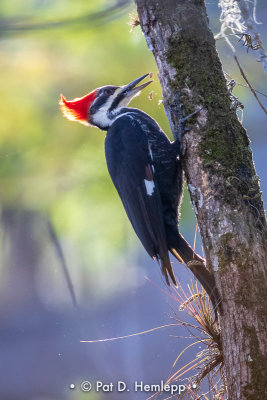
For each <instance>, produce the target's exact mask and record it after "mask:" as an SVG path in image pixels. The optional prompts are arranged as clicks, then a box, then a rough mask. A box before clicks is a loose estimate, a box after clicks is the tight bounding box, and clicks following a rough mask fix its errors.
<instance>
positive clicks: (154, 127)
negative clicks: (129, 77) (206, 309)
mask: <svg viewBox="0 0 267 400" xmlns="http://www.w3.org/2000/svg"><path fill="white" fill-rule="evenodd" d="M146 76H147V75H144V76H143V77H141V78H138V79H136V80H135V81H133V82H131V83H130V84H128V85H126V86H123V87H118V86H104V87H102V88H99V89H96V90H95V91H94V92H91V93H90V94H89V95H87V96H85V97H83V98H80V99H76V100H74V101H71V102H67V101H66V100H65V99H64V98H63V103H61V104H63V105H62V107H63V109H62V111H63V113H64V115H66V116H67V117H68V118H69V119H72V120H73V119H75V120H78V121H79V122H82V123H85V122H86V123H89V124H91V125H93V126H97V127H99V128H100V129H102V130H106V131H107V135H106V139H105V154H106V160H107V166H108V170H109V173H110V176H111V178H112V181H113V183H114V185H115V187H116V189H117V191H118V194H119V196H120V198H121V201H122V203H123V206H124V208H125V211H126V213H127V215H128V218H129V220H130V222H131V224H132V226H133V228H134V230H135V232H136V234H137V236H138V238H139V239H140V241H141V242H142V244H143V246H144V248H145V249H146V251H147V253H148V254H149V255H150V256H151V257H152V258H154V259H157V260H158V261H159V262H160V264H161V270H162V273H163V275H164V277H165V279H166V282H167V284H168V285H170V278H171V280H172V282H173V283H174V284H175V285H176V279H175V275H174V273H173V269H172V265H171V262H170V258H169V252H171V253H172V254H173V255H174V256H175V257H176V258H177V259H178V260H179V261H180V262H184V263H186V264H187V265H188V267H189V268H190V270H191V271H192V272H193V274H194V275H195V277H196V278H197V279H198V280H199V282H200V283H201V284H202V286H203V287H204V288H205V290H206V292H207V293H208V295H209V296H210V298H211V301H212V303H213V305H214V307H215V309H216V307H218V306H219V303H220V297H219V293H218V291H217V288H216V285H215V280H214V277H213V275H212V274H211V273H210V272H209V271H208V269H207V268H206V267H205V263H204V260H203V259H202V258H201V257H200V256H199V255H197V254H196V253H195V252H194V251H193V249H192V248H191V246H190V245H189V244H188V243H187V241H186V240H185V239H184V238H183V236H182V235H181V234H180V232H179V229H178V223H179V204H180V200H181V195H182V186H183V172H182V165H181V159H180V157H181V143H180V142H179V141H175V142H171V141H170V140H169V139H168V137H167V136H166V135H165V133H164V132H163V131H162V130H161V128H160V127H159V125H158V124H157V123H156V121H155V120H154V119H152V118H151V117H150V116H149V115H147V114H146V113H145V112H143V111H141V110H138V109H135V108H129V107H125V105H127V103H128V102H129V101H130V100H131V98H132V97H133V96H134V95H136V93H138V92H139V91H140V90H141V89H143V88H144V87H146V86H147V85H148V84H149V83H150V82H146V83H144V84H142V85H140V86H137V87H136V85H137V84H138V83H139V82H140V81H141V80H143V79H144V78H145V77H146ZM85 101H88V102H89V103H90V104H88V112H87V111H86V109H85V108H84V104H85ZM86 112H87V114H86Z"/></svg>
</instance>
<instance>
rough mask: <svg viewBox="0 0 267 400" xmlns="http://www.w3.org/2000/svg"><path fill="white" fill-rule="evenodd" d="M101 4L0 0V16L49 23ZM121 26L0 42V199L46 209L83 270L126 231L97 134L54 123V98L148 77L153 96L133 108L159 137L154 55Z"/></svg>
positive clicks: (58, 119) (117, 245) (121, 242)
mask: <svg viewBox="0 0 267 400" xmlns="http://www.w3.org/2000/svg"><path fill="white" fill-rule="evenodd" d="M105 4H106V2H104V1H101V2H99V1H90V2H89V3H88V2H86V3H85V2H83V1H77V2H72V1H67V0H60V1H57V2H52V1H48V2H41V1H33V0H32V1H26V2H21V1H18V0H17V1H12V2H9V1H4V2H2V7H1V9H2V13H1V18H7V17H8V18H11V17H15V16H18V15H19V16H20V17H21V16H29V15H30V16H31V18H30V21H29V20H28V19H27V18H26V19H25V20H23V21H24V22H27V23H30V22H32V21H34V22H36V23H40V22H44V21H51V20H53V21H55V18H58V20H62V19H64V18H70V17H71V18H73V17H76V16H77V17H79V16H81V15H86V14H89V13H90V12H96V11H98V10H100V9H101V7H102V8H103V6H104V5H105ZM106 6H107V4H106ZM55 16H56V17H55ZM128 21H129V16H128V15H125V16H124V17H122V18H120V19H117V20H114V21H112V22H109V23H107V24H99V25H98V26H96V24H94V25H93V27H91V26H90V24H89V26H87V27H86V26H85V25H84V24H83V25H82V26H81V27H80V26H79V25H75V26H70V27H61V28H56V29H52V30H51V29H45V30H29V31H26V32H15V35H13V34H12V35H10V36H5V37H2V39H1V42H0V53H1V64H0V74H1V94H2V101H1V102H0V115H1V126H0V156H1V165H0V182H1V184H0V198H1V203H2V205H11V204H12V206H14V207H18V208H19V207H24V208H26V209H34V210H37V211H40V212H42V213H49V214H50V215H52V217H53V221H54V223H55V225H56V229H57V231H58V233H59V234H60V235H61V236H62V235H67V236H70V237H71V239H72V240H73V241H74V242H76V243H77V244H78V248H79V249H81V252H82V253H83V254H81V259H84V260H87V262H86V265H88V264H89V265H94V266H96V265H97V266H98V267H99V266H100V265H103V261H106V260H107V259H110V257H111V255H112V254H114V253H115V252H117V251H118V250H120V249H121V248H122V247H125V246H127V245H128V242H132V241H133V240H134V238H135V235H134V233H133V231H132V228H131V226H130V224H129V222H128V221H127V218H126V216H125V212H124V210H123V207H122V205H121V203H120V200H119V197H118V195H117V193H116V191H115V189H114V187H113V184H112V182H111V180H110V177H109V175H108V171H107V167H106V162H105V156H104V138H105V133H104V132H102V131H100V130H97V129H95V128H88V127H84V126H82V125H80V124H78V123H71V122H69V121H67V120H66V119H64V118H63V117H62V114H61V112H60V111H59V106H58V101H59V95H60V93H63V94H64V95H65V96H66V98H67V99H72V98H75V97H80V96H83V95H84V94H86V93H88V92H89V91H91V90H93V89H94V88H96V87H98V86H102V85H105V84H115V85H116V84H117V85H121V84H125V83H128V82H129V81H131V80H132V79H134V78H136V77H138V76H140V75H142V74H144V73H146V72H150V71H153V72H154V78H155V82H154V83H153V86H152V88H151V90H153V91H154V92H153V99H152V100H151V101H149V100H148V93H149V91H148V90H147V91H144V92H143V93H142V94H141V96H140V97H138V98H137V99H135V100H134V101H133V106H135V107H139V108H142V109H144V110H145V111H147V112H148V113H149V114H151V115H152V116H153V117H154V118H156V119H157V121H158V122H159V123H160V124H161V126H162V128H163V129H164V130H165V131H167V132H169V128H168V122H167V119H166V116H165V114H164V110H163V105H162V104H161V105H159V104H158V102H159V100H160V99H161V88H160V85H159V82H158V80H157V76H156V71H157V69H156V65H155V63H154V59H153V57H152V55H151V54H149V52H148V51H147V48H146V44H145V41H144V39H143V36H142V33H141V30H140V28H137V29H135V30H134V31H133V32H131V33H130V27H129V25H127V22H128ZM105 265H107V263H106V262H105Z"/></svg>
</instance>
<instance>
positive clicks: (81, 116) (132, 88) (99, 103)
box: [59, 74, 152, 130]
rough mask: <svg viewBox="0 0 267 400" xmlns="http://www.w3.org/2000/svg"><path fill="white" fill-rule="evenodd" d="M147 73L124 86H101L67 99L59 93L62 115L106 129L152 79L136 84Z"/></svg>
mask: <svg viewBox="0 0 267 400" xmlns="http://www.w3.org/2000/svg"><path fill="white" fill-rule="evenodd" d="M148 75H149V74H146V75H143V76H141V77H140V78H138V79H135V80H134V81H132V82H131V83H129V84H128V85H125V86H110V85H108V86H102V87H100V88H97V89H95V90H93V91H92V92H90V93H89V94H87V95H85V96H83V97H80V98H76V99H74V100H71V101H67V100H66V99H65V97H64V96H62V95H61V99H60V101H59V104H60V109H61V111H62V113H63V115H64V116H65V117H66V118H68V119H69V120H71V121H78V122H80V123H81V124H84V125H92V126H96V127H98V128H100V129H103V130H107V129H108V128H109V127H110V125H111V124H112V123H113V121H114V119H115V118H116V116H118V114H119V113H120V111H121V109H122V108H123V107H126V106H127V105H128V104H129V103H130V101H131V100H132V99H133V98H134V97H135V96H137V95H138V94H139V93H140V91H141V90H142V89H144V88H145V87H146V86H147V85H149V84H150V83H151V82H152V81H148V82H145V83H143V84H142V85H139V86H137V85H138V83H139V82H141V81H142V80H143V79H144V78H146V77H147V76H148Z"/></svg>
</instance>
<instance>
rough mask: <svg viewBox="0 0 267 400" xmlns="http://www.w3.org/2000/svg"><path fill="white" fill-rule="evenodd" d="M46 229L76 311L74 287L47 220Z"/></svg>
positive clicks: (51, 226)
mask: <svg viewBox="0 0 267 400" xmlns="http://www.w3.org/2000/svg"><path fill="white" fill-rule="evenodd" d="M47 227H48V232H49V235H50V238H51V242H52V244H53V246H54V248H55V251H56V254H57V256H58V260H59V262H60V265H61V267H62V271H63V274H64V276H65V279H66V282H67V286H68V289H69V292H70V297H71V300H72V304H73V307H74V308H75V309H78V308H79V307H78V303H77V299H76V295H75V291H74V286H73V283H72V281H71V277H70V274H69V271H68V267H67V263H66V260H65V257H64V253H63V250H62V247H61V244H60V242H59V240H58V237H57V234H56V231H55V229H54V227H53V225H52V223H51V221H50V220H49V219H48V220H47Z"/></svg>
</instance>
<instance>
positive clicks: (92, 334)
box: [0, 0, 267, 400]
mask: <svg viewBox="0 0 267 400" xmlns="http://www.w3.org/2000/svg"><path fill="white" fill-rule="evenodd" d="M207 8H208V14H209V18H210V26H211V28H212V30H213V32H214V33H218V31H219V30H220V22H219V15H220V11H219V9H218V2H217V1H212V0H210V1H208V2H207ZM135 13H136V11H135V7H134V4H133V3H132V2H123V1H121V2H119V6H116V2H112V1H104V0H98V1H97V0H90V1H87V2H86V1H84V0H76V1H75V2H74V1H70V0H57V1H56V2H55V1H52V0H24V1H22V0H12V1H10V0H1V1H0V93H1V101H0V206H1V231H0V235H1V239H0V248H1V265H0V274H1V280H0V398H1V399H3V400H15V399H16V400H17V399H20V400H24V399H25V400H61V399H66V400H69V399H71V400H79V399H84V398H86V397H89V398H90V399H96V400H101V399H106V398H109V399H110V400H112V399H116V398H117V397H118V396H119V397H121V398H127V399H132V398H140V399H145V398H147V397H148V394H147V393H140V392H138V393H133V392H130V393H127V394H121V395H118V394H117V393H116V392H115V393H106V394H105V393H94V392H90V393H82V391H81V390H80V389H79V385H80V383H81V382H82V381H83V380H85V379H86V380H89V381H92V382H95V381H96V380H100V381H103V382H105V383H109V382H116V381H117V380H121V381H125V382H128V383H129V385H131V384H132V382H133V381H135V380H143V381H144V382H145V383H153V384H156V383H158V382H160V380H161V379H163V380H166V379H167V378H168V376H169V374H171V373H173V372H174V371H175V368H176V369H177V366H176V367H175V368H172V365H173V362H174V360H175V359H176V357H177V355H178V354H179V352H180V351H181V350H182V349H183V348H184V347H185V346H186V345H188V344H190V343H191V342H190V339H186V338H184V339H183V337H184V336H185V337H188V336H189V334H188V332H187V331H186V330H185V329H184V328H181V327H167V328H165V329H160V330H158V331H154V332H152V333H148V334H144V335H140V336H135V337H129V338H127V339H122V340H117V341H109V342H100V343H80V340H95V339H103V338H112V337H118V336H124V335H129V334H132V333H136V332H141V331H145V330H149V329H151V328H154V327H157V326H161V325H165V324H173V323H175V320H174V318H184V315H181V314H182V312H179V304H178V303H177V301H175V300H173V298H172V296H171V292H170V291H169V290H168V289H167V287H166V285H165V284H164V282H163V279H162V276H161V274H160V270H159V267H158V265H157V264H156V263H154V262H153V261H152V260H150V258H149V256H148V255H147V254H146V252H145V250H144V249H143V248H142V246H141V244H140V243H139V241H138V240H137V238H136V237H135V234H134V232H133V230H132V228H131V226H130V223H129V222H128V219H127V217H126V214H125V212H124V209H123V207H122V205H121V202H120V200H119V197H118V195H117V193H116V191H115V188H114V187H113V185H112V183H111V180H110V177H109V175H108V171H107V167H106V162H105V156H104V139H105V134H104V132H102V131H100V130H97V129H95V128H88V127H85V126H82V125H80V124H77V123H70V122H69V121H67V120H66V119H64V118H63V117H62V114H61V112H60V111H59V107H58V101H59V95H60V93H63V94H64V96H66V98H67V99H73V98H75V97H81V96H83V95H85V94H86V93H88V92H89V91H91V90H93V89H95V88H96V87H98V86H103V85H106V84H112V85H122V84H126V83H128V82H130V81H131V80H133V79H135V78H137V77H139V76H141V75H143V74H145V73H147V72H153V74H154V76H153V77H154V83H153V84H152V85H151V86H150V87H149V89H147V90H146V91H144V92H142V94H141V95H140V96H139V97H138V98H136V99H134V101H133V102H132V105H133V106H135V107H138V108H141V109H143V110H145V111H146V112H147V113H149V114H150V115H151V116H152V117H154V118H155V119H156V120H157V121H158V122H159V124H160V125H161V127H162V128H163V129H164V130H165V132H166V133H167V134H168V135H169V136H170V137H171V133H170V128H169V125H168V121H167V118H166V116H165V114H164V109H163V105H162V104H161V101H160V100H161V88H160V85H159V82H158V78H157V68H156V65H155V62H154V59H153V55H152V53H151V52H149V51H148V49H147V46H146V42H145V40H144V38H143V35H142V33H141V30H140V27H137V28H135V29H133V30H132V29H131V26H129V24H128V23H129V21H130V20H131V17H130V16H129V14H132V15H135ZM257 15H258V20H259V21H262V22H263V21H266V20H267V18H266V17H267V5H266V2H265V1H264V0H261V1H260V0H259V1H258V8H257ZM258 28H259V32H260V33H261V35H262V39H263V43H264V44H265V47H267V41H266V40H264V39H266V32H267V28H266V25H265V26H264V25H258ZM231 40H232V43H233V44H235V46H236V49H237V55H238V57H239V60H240V62H241V64H242V66H243V67H244V70H245V72H246V74H247V77H248V79H249V81H250V83H251V84H252V86H253V87H254V88H255V89H258V90H260V91H261V92H263V93H265V94H266V93H267V83H266V75H265V74H264V72H263V69H262V66H261V64H260V63H258V62H256V57H255V55H254V54H253V52H252V51H251V50H250V51H249V53H248V54H247V51H246V49H245V48H244V47H243V46H242V43H238V40H237V39H236V38H233V39H231ZM217 48H218V51H219V53H220V57H221V60H222V62H223V66H224V71H225V72H227V73H228V74H229V75H230V76H231V77H232V78H233V79H235V81H236V82H240V83H243V84H244V83H245V82H244V81H243V79H242V77H241V76H240V72H239V70H238V69H237V66H236V64H235V62H234V60H233V53H232V51H231V49H230V48H229V46H228V45H227V44H226V43H225V41H224V40H223V39H220V40H218V41H217ZM151 90H152V91H153V95H152V96H151V95H150V96H149V92H150V91H151ZM234 94H235V95H236V96H237V97H238V98H239V100H240V101H241V102H242V103H243V104H244V106H245V109H244V121H243V122H244V126H245V127H246V128H247V130H248V133H249V136H250V139H251V146H252V150H253V153H254V161H255V164H256V170H257V173H258V175H259V176H260V178H261V187H262V190H263V193H264V199H265V201H266V193H267V176H266V151H267V138H266V135H267V132H266V115H264V112H263V111H262V110H261V109H260V107H259V105H258V103H257V102H256V100H255V98H254V97H253V96H252V94H251V92H250V90H249V89H247V88H244V87H242V86H236V88H235V90H234ZM259 96H260V95H259ZM260 99H261V101H262V102H263V103H264V104H265V107H266V103H267V102H266V98H265V97H263V96H260ZM181 214H182V218H181V232H182V233H183V235H184V236H185V237H186V238H187V240H188V241H189V242H190V243H191V244H193V242H194V234H195V229H196V220H195V217H194V214H193V211H192V205H191V203H190V200H189V196H188V193H187V189H186V190H185V194H184V199H183V204H182V208H181ZM196 250H197V251H198V252H199V253H200V254H201V253H202V248H201V240H200V237H199V235H197V240H196ZM174 270H175V273H176V275H177V278H178V279H180V281H181V283H182V285H184V287H186V284H187V283H190V279H191V278H192V276H191V275H190V274H189V272H188V271H187V270H186V269H185V267H183V266H181V265H179V264H178V263H177V262H175V265H174ZM192 351H194V350H190V351H188V352H187V353H186V354H185V355H184V358H183V359H182V361H181V362H182V363H186V361H189V360H190V359H191V358H192ZM179 362H180V361H179ZM181 365H183V364H180V366H181ZM71 384H73V385H77V387H76V389H70V385H71Z"/></svg>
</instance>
